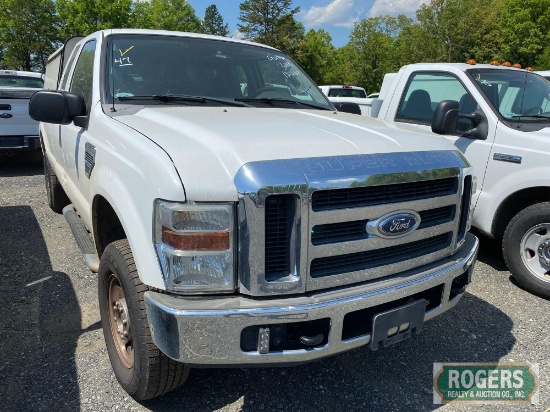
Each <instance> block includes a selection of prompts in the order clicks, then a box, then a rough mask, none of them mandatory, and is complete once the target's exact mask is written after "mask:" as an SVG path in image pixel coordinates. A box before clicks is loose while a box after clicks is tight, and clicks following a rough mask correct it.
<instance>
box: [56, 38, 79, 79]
mask: <svg viewBox="0 0 550 412" xmlns="http://www.w3.org/2000/svg"><path fill="white" fill-rule="evenodd" d="M78 50H79V48H78V47H75V49H74V50H73V52H72V53H71V57H69V60H68V61H67V64H66V65H65V69H64V70H65V71H64V72H63V77H61V82H60V83H59V88H60V89H61V90H67V86H68V85H67V78H68V77H69V73H70V72H71V67H73V62H74V59H75V58H76V56H77V55H78Z"/></svg>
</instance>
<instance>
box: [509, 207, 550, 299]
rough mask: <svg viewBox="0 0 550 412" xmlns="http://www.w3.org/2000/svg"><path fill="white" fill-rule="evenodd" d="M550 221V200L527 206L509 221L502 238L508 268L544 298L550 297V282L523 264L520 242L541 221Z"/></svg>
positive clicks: (516, 277)
mask: <svg viewBox="0 0 550 412" xmlns="http://www.w3.org/2000/svg"><path fill="white" fill-rule="evenodd" d="M548 222H550V202H545V203H537V204H534V205H532V206H529V207H526V208H525V209H523V210H522V211H521V212H519V213H518V214H517V215H516V216H514V218H513V219H512V220H511V221H510V223H508V226H507V227H506V231H505V232H504V237H503V238H502V254H503V255H504V260H505V262H506V265H507V266H508V269H510V272H511V273H512V275H513V276H514V278H515V279H516V281H517V282H518V283H519V284H520V285H521V286H523V287H524V288H525V289H526V290H527V291H529V292H531V293H533V294H535V295H537V296H541V297H544V298H547V299H548V298H550V282H545V281H543V280H541V279H539V278H537V277H536V276H534V275H533V274H532V273H531V272H530V271H529V269H528V268H527V267H525V265H524V264H523V261H522V259H521V255H520V242H521V239H522V238H523V236H524V235H525V233H526V232H527V231H528V230H529V229H531V228H532V227H534V226H536V225H538V224H540V223H548Z"/></svg>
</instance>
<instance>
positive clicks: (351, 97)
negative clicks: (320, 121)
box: [319, 85, 374, 116]
mask: <svg viewBox="0 0 550 412" xmlns="http://www.w3.org/2000/svg"><path fill="white" fill-rule="evenodd" d="M319 89H320V90H321V91H322V92H323V94H324V95H325V96H327V98H328V100H329V101H330V102H331V103H333V104H335V106H336V108H337V109H338V110H340V107H339V105H338V104H339V103H356V104H357V105H359V109H360V110H361V113H355V114H362V115H364V116H370V114H371V113H370V111H371V105H372V101H373V100H374V98H373V97H371V96H367V92H366V91H365V89H364V88H362V87H358V86H347V85H328V86H327V85H325V86H319ZM348 112H349V111H348Z"/></svg>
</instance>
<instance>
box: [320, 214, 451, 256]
mask: <svg viewBox="0 0 550 412" xmlns="http://www.w3.org/2000/svg"><path fill="white" fill-rule="evenodd" d="M419 215H420V218H421V219H422V220H421V223H420V226H418V228H417V230H422V229H425V228H428V227H432V226H437V225H442V224H444V223H449V222H452V221H453V220H454V219H455V216H456V206H454V205H452V206H444V207H440V208H436V209H430V210H424V211H419ZM367 222H368V220H356V221H352V222H341V223H329V224H325V225H316V226H313V229H312V230H311V243H312V244H313V245H314V246H318V245H324V244H332V243H341V242H351V241H354V240H362V239H367V238H368V237H369V236H368V234H367V232H366V230H365V227H366V225H367Z"/></svg>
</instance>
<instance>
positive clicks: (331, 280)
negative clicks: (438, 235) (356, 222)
mask: <svg viewBox="0 0 550 412" xmlns="http://www.w3.org/2000/svg"><path fill="white" fill-rule="evenodd" d="M450 251H451V248H450V247H448V248H445V249H442V250H440V251H437V252H434V253H429V254H426V255H424V256H421V257H418V258H415V259H409V260H406V261H403V262H398V263H392V264H390V265H386V266H379V267H377V268H374V269H370V270H359V271H356V272H348V273H345V274H343V275H332V276H323V277H319V278H312V277H310V278H309V279H308V288H310V289H311V290H321V289H328V288H333V287H338V286H343V285H350V284H353V283H358V282H367V281H371V280H375V279H381V278H386V277H387V278H390V277H391V276H392V275H395V276H405V275H406V272H407V271H408V270H412V269H415V268H418V267H422V266H429V265H430V264H431V263H433V262H435V261H437V260H438V259H443V258H444V257H446V256H449V254H450Z"/></svg>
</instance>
